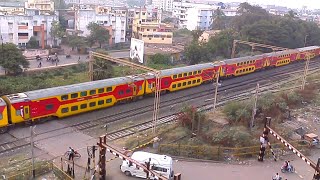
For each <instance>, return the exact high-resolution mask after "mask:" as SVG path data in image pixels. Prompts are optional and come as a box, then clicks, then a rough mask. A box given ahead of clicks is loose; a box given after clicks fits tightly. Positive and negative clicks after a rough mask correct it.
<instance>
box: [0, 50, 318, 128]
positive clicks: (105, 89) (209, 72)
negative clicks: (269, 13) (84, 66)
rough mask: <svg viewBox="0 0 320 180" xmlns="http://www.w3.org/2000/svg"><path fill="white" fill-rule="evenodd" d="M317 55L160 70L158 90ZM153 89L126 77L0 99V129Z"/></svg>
mask: <svg viewBox="0 0 320 180" xmlns="http://www.w3.org/2000/svg"><path fill="white" fill-rule="evenodd" d="M307 55H309V56H311V58H314V57H316V56H319V55H320V47H319V46H311V47H305V48H298V49H293V50H286V51H279V52H274V53H266V54H261V55H256V56H249V57H241V58H234V59H227V60H224V61H220V62H215V63H205V64H198V65H192V66H186V67H179V68H173V69H166V70H162V71H161V91H168V92H172V91H178V90H182V89H185V88H190V87H194V86H199V85H201V84H203V83H205V82H208V81H212V80H214V79H215V78H216V74H217V73H216V72H219V75H220V77H222V78H229V77H236V76H241V75H244V74H249V73H253V72H255V71H258V70H262V69H265V68H269V67H278V66H284V65H287V64H290V63H293V62H296V61H301V60H305V59H306V56H307ZM154 90H155V77H154V76H151V75H150V76H147V77H144V78H142V77H141V76H127V77H118V78H111V79H105V80H100V81H94V82H86V83H80V84H74V85H68V86H61V87H54V88H48V89H40V90H35V91H28V92H23V93H17V94H10V95H5V96H3V97H2V99H1V98H0V128H5V127H7V126H9V125H13V124H17V123H21V122H24V121H28V120H32V121H36V120H37V119H41V118H46V117H58V118H62V117H66V116H72V115H75V114H79V113H83V112H87V111H93V110H96V109H101V108H106V107H110V106H113V105H115V104H117V103H118V102H121V101H130V100H132V99H135V98H140V97H143V96H144V95H148V94H152V93H154Z"/></svg>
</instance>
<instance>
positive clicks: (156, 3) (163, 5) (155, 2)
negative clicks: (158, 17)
mask: <svg viewBox="0 0 320 180" xmlns="http://www.w3.org/2000/svg"><path fill="white" fill-rule="evenodd" d="M152 6H153V8H158V9H161V10H163V11H170V12H171V11H172V7H173V0H152Z"/></svg>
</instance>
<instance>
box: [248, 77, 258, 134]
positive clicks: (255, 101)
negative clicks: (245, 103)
mask: <svg viewBox="0 0 320 180" xmlns="http://www.w3.org/2000/svg"><path fill="white" fill-rule="evenodd" d="M258 94H259V83H257V86H256V93H255V95H254V104H253V109H252V115H251V122H250V130H252V128H253V124H254V117H255V115H256V113H257V101H258Z"/></svg>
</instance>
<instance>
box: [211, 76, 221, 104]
mask: <svg viewBox="0 0 320 180" xmlns="http://www.w3.org/2000/svg"><path fill="white" fill-rule="evenodd" d="M219 76H220V74H219V71H217V77H216V90H215V93H214V102H213V110H215V109H216V104H217V96H218V85H219Z"/></svg>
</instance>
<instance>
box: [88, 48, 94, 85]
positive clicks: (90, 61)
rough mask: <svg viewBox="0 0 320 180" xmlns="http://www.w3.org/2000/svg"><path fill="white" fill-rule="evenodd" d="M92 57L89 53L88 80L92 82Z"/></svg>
mask: <svg viewBox="0 0 320 180" xmlns="http://www.w3.org/2000/svg"><path fill="white" fill-rule="evenodd" d="M93 61H94V60H93V56H92V52H89V65H88V66H89V78H90V81H93V80H94V79H93Z"/></svg>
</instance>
